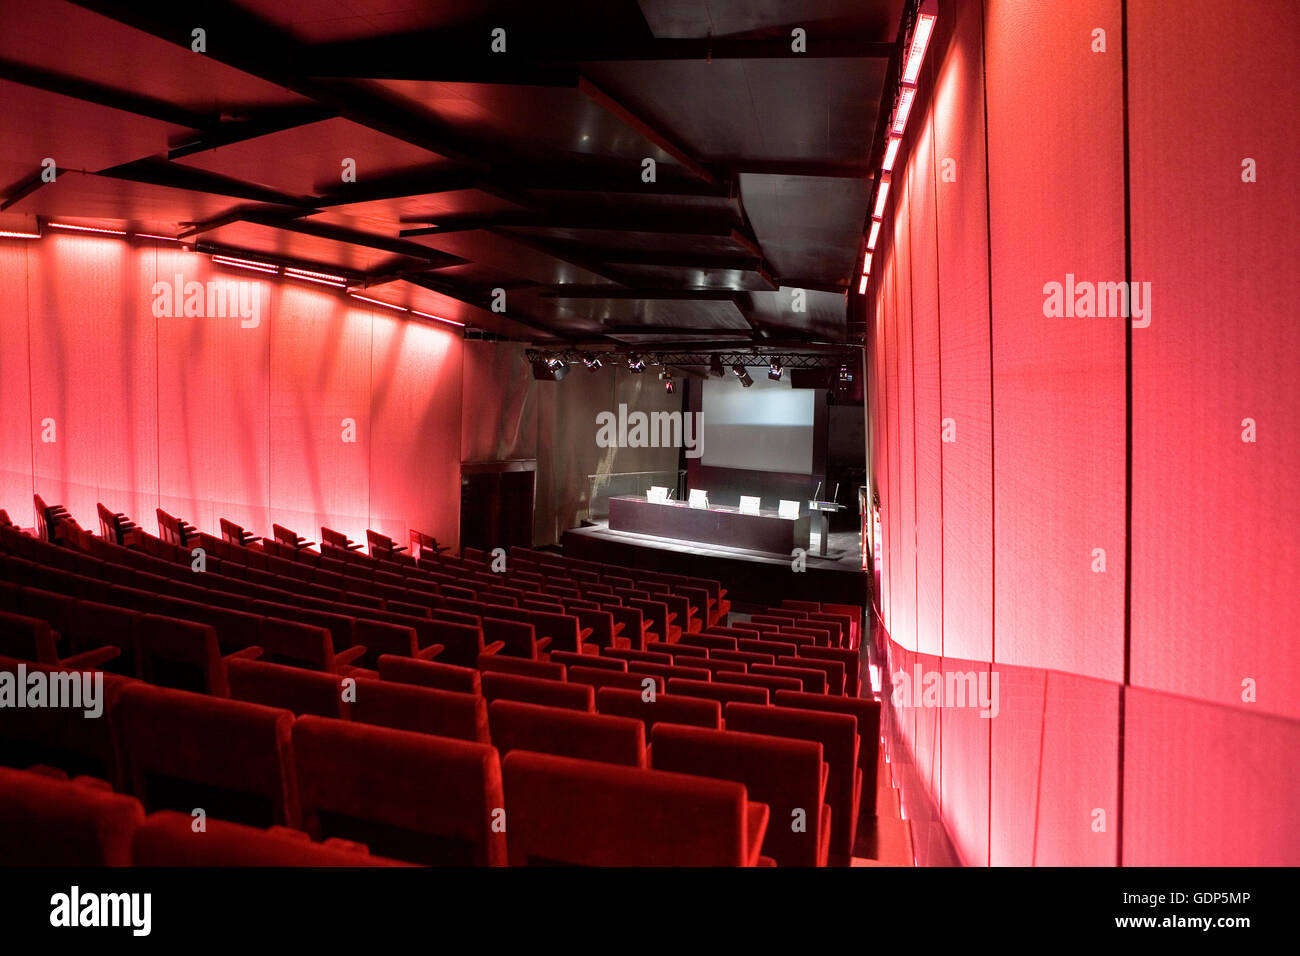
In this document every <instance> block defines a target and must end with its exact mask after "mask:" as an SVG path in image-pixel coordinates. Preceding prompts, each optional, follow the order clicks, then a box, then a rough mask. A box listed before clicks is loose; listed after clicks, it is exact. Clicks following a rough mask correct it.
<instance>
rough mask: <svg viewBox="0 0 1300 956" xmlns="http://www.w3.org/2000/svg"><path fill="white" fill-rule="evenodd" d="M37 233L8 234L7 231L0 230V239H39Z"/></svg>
mask: <svg viewBox="0 0 1300 956" xmlns="http://www.w3.org/2000/svg"><path fill="white" fill-rule="evenodd" d="M39 238H41V234H40V233H39V232H10V231H9V230H7V229H3V230H0V239H39Z"/></svg>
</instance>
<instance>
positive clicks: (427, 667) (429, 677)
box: [379, 654, 483, 694]
mask: <svg viewBox="0 0 1300 956" xmlns="http://www.w3.org/2000/svg"><path fill="white" fill-rule="evenodd" d="M379 677H380V679H381V680H388V681H394V682H396V683H401V684H415V685H417V686H419V687H432V688H433V689H434V690H451V691H457V692H459V693H462V694H481V693H482V692H483V685H482V683H481V681H480V679H479V672H478V671H477V670H475V669H474V668H472V667H458V666H457V665H455V664H444V663H442V662H441V661H417V660H415V659H414V658H412V657H397V656H395V655H392V654H382V655H380V657H379Z"/></svg>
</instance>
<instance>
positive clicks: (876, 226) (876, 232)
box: [867, 219, 880, 249]
mask: <svg viewBox="0 0 1300 956" xmlns="http://www.w3.org/2000/svg"><path fill="white" fill-rule="evenodd" d="M879 238H880V220H879V219H873V220H871V235H870V236H869V237H868V238H867V248H868V249H874V248H876V240H877V239H879Z"/></svg>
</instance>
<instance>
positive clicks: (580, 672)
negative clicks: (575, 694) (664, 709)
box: [566, 666, 665, 696]
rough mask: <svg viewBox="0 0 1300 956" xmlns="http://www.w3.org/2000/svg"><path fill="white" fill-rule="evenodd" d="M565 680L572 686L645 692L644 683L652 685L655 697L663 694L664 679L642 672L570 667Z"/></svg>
mask: <svg viewBox="0 0 1300 956" xmlns="http://www.w3.org/2000/svg"><path fill="white" fill-rule="evenodd" d="M566 680H568V681H569V682H570V683H573V684H590V685H591V686H592V687H595V688H597V689H599V688H601V687H623V688H626V689H627V690H642V691H643V690H645V689H646V687H647V684H646V681H651V682H653V684H654V691H655V696H658V695H659V694H662V693H663V692H664V683H665V682H664V679H663V677H661V676H659V675H658V674H647V673H645V672H643V671H637V670H634V671H631V672H629V673H626V674H624V673H621V672H619V671H611V670H605V669H603V668H599V667H581V666H575V667H570V668H569V670H568V674H567V675H566Z"/></svg>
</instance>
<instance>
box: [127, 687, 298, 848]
mask: <svg viewBox="0 0 1300 956" xmlns="http://www.w3.org/2000/svg"><path fill="white" fill-rule="evenodd" d="M115 716H116V722H117V726H118V729H119V733H120V739H121V743H122V751H123V754H124V757H125V760H126V768H127V779H128V781H129V784H130V790H131V793H133V794H134V795H135V796H137V797H139V798H140V800H141V801H142V802H143V803H144V805H145V807H146V808H147V809H149V810H160V809H169V810H179V811H181V812H184V813H188V812H190V811H191V810H193V809H194V808H195V807H202V808H203V809H204V810H205V811H206V812H207V814H208V815H209V816H212V817H217V818H218V819H222V820H232V821H235V822H239V823H251V824H253V825H255V826H270V825H271V824H283V825H285V826H295V825H296V824H297V821H298V801H297V795H296V786H295V783H294V776H293V765H292V763H291V756H290V746H289V731H290V727H291V726H292V723H293V714H292V713H290V712H289V711H287V710H281V709H279V708H274V707H264V706H262V705H260V704H249V703H245V702H244V701H237V700H226V699H223V698H219V697H209V696H206V695H203V694H192V693H189V692H187V691H182V690H172V689H170V688H165V687H152V686H149V685H147V684H141V683H132V684H131V685H130V686H128V687H125V688H124V689H123V690H122V693H121V696H120V697H119V699H118V703H117V707H116V709H115Z"/></svg>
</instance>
